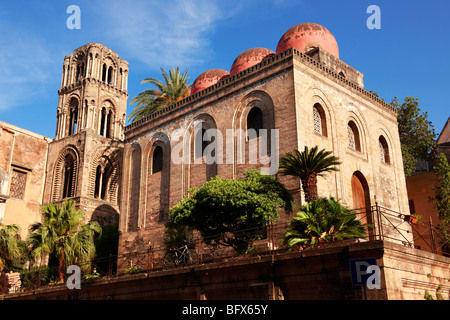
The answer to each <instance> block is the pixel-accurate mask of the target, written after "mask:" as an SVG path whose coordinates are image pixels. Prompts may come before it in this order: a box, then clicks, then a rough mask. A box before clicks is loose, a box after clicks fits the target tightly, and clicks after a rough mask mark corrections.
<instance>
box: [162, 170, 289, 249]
mask: <svg viewBox="0 0 450 320" xmlns="http://www.w3.org/2000/svg"><path fill="white" fill-rule="evenodd" d="M244 176H245V178H242V179H220V178H218V177H215V178H212V179H211V180H210V181H208V182H206V183H205V184H204V185H203V186H201V187H200V188H199V189H197V190H195V189H193V190H190V192H191V193H192V194H191V196H189V197H184V198H183V199H182V200H181V201H180V202H179V203H178V204H177V205H175V206H174V207H172V208H171V209H170V210H169V222H168V223H167V225H166V226H167V227H168V228H175V227H177V226H186V227H188V228H190V229H191V230H192V229H195V230H197V231H199V232H200V234H201V236H202V237H203V240H204V241H205V243H207V244H209V245H212V246H217V245H224V246H231V247H233V248H234V249H235V250H236V251H237V252H240V253H243V252H247V251H249V250H251V249H252V244H253V242H254V241H256V240H257V239H260V238H261V237H262V234H263V233H262V231H259V230H260V229H258V230H256V228H259V227H261V226H265V225H267V224H269V223H270V222H272V221H275V220H276V219H278V218H279V212H278V211H279V210H280V209H284V210H286V211H291V210H292V207H293V200H292V196H291V194H290V193H289V192H288V191H287V189H286V188H285V187H284V186H283V185H282V184H281V183H279V182H278V181H276V180H275V178H274V177H272V176H268V175H263V174H261V173H260V171H257V170H249V171H246V172H245V173H244Z"/></svg>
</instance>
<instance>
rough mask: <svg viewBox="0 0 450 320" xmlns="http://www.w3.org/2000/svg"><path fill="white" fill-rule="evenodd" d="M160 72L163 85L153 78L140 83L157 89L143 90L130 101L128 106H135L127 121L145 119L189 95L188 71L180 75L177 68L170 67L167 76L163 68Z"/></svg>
mask: <svg viewBox="0 0 450 320" xmlns="http://www.w3.org/2000/svg"><path fill="white" fill-rule="evenodd" d="M161 71H162V76H163V78H164V82H165V83H163V82H162V81H160V80H158V79H155V78H147V79H144V80H143V81H142V82H141V84H144V83H150V84H153V85H155V86H156V87H157V89H156V90H155V89H147V90H144V91H143V92H141V93H140V94H139V95H138V96H137V97H135V98H133V99H132V100H131V101H130V104H135V103H137V104H136V106H135V108H134V110H133V111H132V112H131V114H130V116H129V117H128V121H130V120H131V119H132V122H134V121H137V120H139V119H142V118H145V117H146V116H148V115H150V114H152V113H153V112H155V111H157V110H159V109H161V108H162V107H165V106H168V105H170V104H172V103H175V102H177V101H179V100H181V99H184V98H186V97H187V96H188V95H189V90H190V88H191V86H190V85H187V81H188V80H189V77H188V76H187V74H188V72H189V70H188V71H185V72H184V73H183V74H180V70H179V68H178V67H177V68H176V69H174V68H173V67H172V70H170V71H169V74H167V73H166V71H164V69H163V68H161Z"/></svg>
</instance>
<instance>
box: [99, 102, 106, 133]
mask: <svg viewBox="0 0 450 320" xmlns="http://www.w3.org/2000/svg"><path fill="white" fill-rule="evenodd" d="M106 116H107V113H106V108H102V115H101V119H100V128H99V134H100V135H101V136H105V135H106V122H107V120H106Z"/></svg>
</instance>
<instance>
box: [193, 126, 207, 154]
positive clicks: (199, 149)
mask: <svg viewBox="0 0 450 320" xmlns="http://www.w3.org/2000/svg"><path fill="white" fill-rule="evenodd" d="M210 143H211V141H208V137H207V135H206V129H205V128H201V130H197V135H196V136H195V144H194V147H195V159H198V158H201V157H203V155H204V154H205V149H206V147H207V146H208V145H209V144H210Z"/></svg>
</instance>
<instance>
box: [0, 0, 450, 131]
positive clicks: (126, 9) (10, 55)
mask: <svg viewBox="0 0 450 320" xmlns="http://www.w3.org/2000/svg"><path fill="white" fill-rule="evenodd" d="M372 4H374V5H378V6H379V7H380V9H381V29H379V30H369V29H368V28H367V27H366V21H367V19H368V18H369V16H370V14H367V13H366V10H367V7H368V6H369V5H372ZM70 5H77V6H79V7H80V9H81V29H80V30H75V29H74V30H69V29H68V28H67V26H66V21H67V19H68V18H69V16H70V14H68V13H66V10H67V7H68V6H70ZM449 16H450V1H448V0H431V1H423V0H421V1H417V0H396V1H392V0H385V1H380V0H371V1H366V0H345V1H335V0H316V1H306V0H240V1H237V0H227V1H223V0H185V1H183V0H165V1H161V0H133V1H131V0H130V1H127V0H121V1H119V0H95V1H89V0H83V1H78V0H70V1H65V0H48V1H37V0H2V1H1V2H0V30H2V32H1V34H0V120H2V121H5V122H8V123H11V124H14V125H16V126H19V127H22V128H25V129H27V130H31V131H34V132H37V133H40V134H43V135H45V136H48V137H51V138H53V137H54V134H55V125H56V108H57V103H58V94H57V90H58V89H59V88H60V85H61V72H62V65H63V60H64V56H65V55H68V54H71V53H72V52H73V50H74V49H76V48H78V47H80V46H82V45H84V44H86V43H89V42H99V43H102V44H104V45H106V46H107V47H109V48H111V49H112V50H114V51H115V52H117V53H118V54H119V55H120V57H121V58H122V59H125V60H127V61H128V62H129V64H130V77H129V81H128V93H129V95H130V98H129V100H131V99H132V98H133V97H135V96H136V95H137V94H139V92H141V91H142V90H144V89H146V88H147V86H146V85H141V84H140V83H141V80H143V79H144V78H147V77H156V78H159V77H160V74H161V72H160V67H163V68H165V69H166V70H167V69H169V68H170V67H172V66H179V67H180V68H181V70H182V71H184V70H187V69H188V68H189V70H190V71H189V74H190V76H191V79H190V82H192V81H194V80H195V78H196V77H197V76H198V75H199V74H200V73H202V72H203V71H206V70H208V69H212V68H221V69H225V70H229V69H230V67H231V64H232V63H233V61H234V59H235V58H236V57H237V56H238V55H239V54H240V53H242V52H243V51H245V50H247V49H250V48H253V47H265V48H268V49H271V50H273V51H275V49H276V46H277V43H278V41H279V39H280V37H281V36H282V35H283V33H284V32H285V31H287V30H288V29H289V28H290V27H292V26H294V25H296V24H299V23H303V22H314V23H318V24H321V25H323V26H325V27H326V28H327V29H328V30H330V31H331V33H333V35H334V36H335V38H336V40H337V42H338V45H339V52H340V58H341V60H343V61H344V62H346V63H348V64H349V65H351V66H353V67H354V68H356V69H358V70H359V71H361V72H362V73H364V75H365V76H364V80H365V88H366V89H367V90H373V91H376V92H378V93H379V95H380V97H382V98H384V99H385V100H386V101H388V102H390V101H391V100H392V98H393V97H395V96H397V97H399V100H400V101H403V99H404V98H405V97H406V96H414V97H416V98H419V101H420V107H421V108H422V110H424V111H425V110H427V111H428V112H429V119H430V120H431V121H432V122H433V124H434V126H435V128H436V131H437V132H438V133H439V132H440V131H441V129H442V128H443V126H444V124H445V121H446V120H447V119H448V117H449V116H450V99H449V98H448V92H449V91H450V80H449V74H450V63H449V61H448V59H449V52H450V21H449V20H448V17H449ZM132 108H133V107H132V106H128V114H129V113H130V112H131V110H132Z"/></svg>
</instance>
